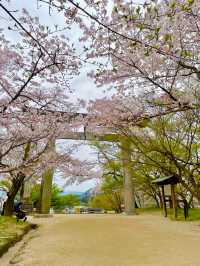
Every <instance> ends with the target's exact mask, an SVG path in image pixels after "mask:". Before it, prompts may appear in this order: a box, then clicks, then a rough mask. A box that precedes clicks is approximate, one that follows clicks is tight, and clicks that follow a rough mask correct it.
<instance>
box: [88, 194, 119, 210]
mask: <svg viewBox="0 0 200 266" xmlns="http://www.w3.org/2000/svg"><path fill="white" fill-rule="evenodd" d="M88 205H89V206H90V207H92V208H102V209H104V210H106V211H111V210H114V208H113V206H112V204H111V202H110V201H109V200H108V197H107V196H106V195H105V194H99V195H97V196H95V197H94V198H92V199H91V200H90V201H89V204H88Z"/></svg>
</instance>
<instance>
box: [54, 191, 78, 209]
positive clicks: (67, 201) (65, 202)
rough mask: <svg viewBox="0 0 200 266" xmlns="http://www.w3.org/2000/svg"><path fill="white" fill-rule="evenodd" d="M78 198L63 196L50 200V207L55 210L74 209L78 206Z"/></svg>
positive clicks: (76, 196) (70, 195)
mask: <svg viewBox="0 0 200 266" xmlns="http://www.w3.org/2000/svg"><path fill="white" fill-rule="evenodd" d="M80 203H81V202H80V197H79V196H78V195H73V194H69V195H63V196H58V197H56V198H55V199H54V200H52V206H53V207H54V208H55V209H64V208H65V207H74V206H78V205H80Z"/></svg>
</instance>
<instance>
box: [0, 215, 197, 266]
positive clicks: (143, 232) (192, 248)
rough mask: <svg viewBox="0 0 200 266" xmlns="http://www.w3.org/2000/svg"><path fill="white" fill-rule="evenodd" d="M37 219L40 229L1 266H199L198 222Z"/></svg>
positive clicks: (101, 217)
mask: <svg viewBox="0 0 200 266" xmlns="http://www.w3.org/2000/svg"><path fill="white" fill-rule="evenodd" d="M35 221H37V222H38V223H40V224H41V226H40V228H39V229H38V230H37V231H33V232H31V233H30V234H28V235H27V236H26V238H25V239H24V241H23V242H21V243H20V244H18V246H17V247H15V248H14V249H12V250H10V251H9V252H8V253H7V254H6V255H5V256H4V257H3V258H2V259H0V265H2V266H7V265H11V264H12V265H14V266H147V265H148V266H200V252H199V250H200V226H199V223H182V222H172V221H169V220H168V219H165V218H163V217H161V216H160V215H138V216H134V217H127V216H122V215H118V216H117V215H68V216H67V215H57V216H55V217H54V218H46V219H45V218H40V219H35ZM8 261H9V262H10V263H8Z"/></svg>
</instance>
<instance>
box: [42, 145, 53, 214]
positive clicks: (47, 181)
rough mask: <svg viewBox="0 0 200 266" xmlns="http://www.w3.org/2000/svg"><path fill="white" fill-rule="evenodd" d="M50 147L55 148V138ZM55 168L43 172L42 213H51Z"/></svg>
mask: <svg viewBox="0 0 200 266" xmlns="http://www.w3.org/2000/svg"><path fill="white" fill-rule="evenodd" d="M49 149H50V150H52V149H55V140H52V141H51V143H50V145H49ZM53 174H54V168H52V167H50V168H48V169H46V170H45V171H44V173H43V174H42V181H41V190H40V213H41V214H49V211H50V207H51V193H52V183H53Z"/></svg>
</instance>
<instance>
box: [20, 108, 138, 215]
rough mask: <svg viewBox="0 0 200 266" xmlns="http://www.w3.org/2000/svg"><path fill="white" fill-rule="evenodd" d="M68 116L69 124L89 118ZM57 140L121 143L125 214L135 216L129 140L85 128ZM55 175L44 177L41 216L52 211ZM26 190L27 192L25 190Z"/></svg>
mask: <svg viewBox="0 0 200 266" xmlns="http://www.w3.org/2000/svg"><path fill="white" fill-rule="evenodd" d="M66 115H67V118H68V122H71V120H72V119H75V118H76V117H80V116H82V117H83V118H85V117H86V116H87V114H80V113H66ZM57 139H68V140H69V139H70V140H86V141H94V140H97V141H110V142H120V143H121V159H122V165H123V170H124V206H125V213H126V214H127V215H133V214H135V193H134V184H133V176H132V167H131V151H130V145H129V142H128V139H127V138H126V137H124V136H121V135H119V134H115V133H110V134H105V133H104V134H98V133H97V134H96V133H95V134H94V133H92V132H87V131H86V128H85V127H84V132H66V133H65V134H63V135H62V136H59V138H57ZM52 148H55V147H52ZM53 174H54V169H48V170H47V171H45V172H44V173H43V175H42V183H41V199H40V201H41V202H40V213H41V214H48V213H49V210H50V204H51V189H52V181H53ZM25 187H26V185H25ZM24 190H25V191H26V189H25V188H24Z"/></svg>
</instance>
